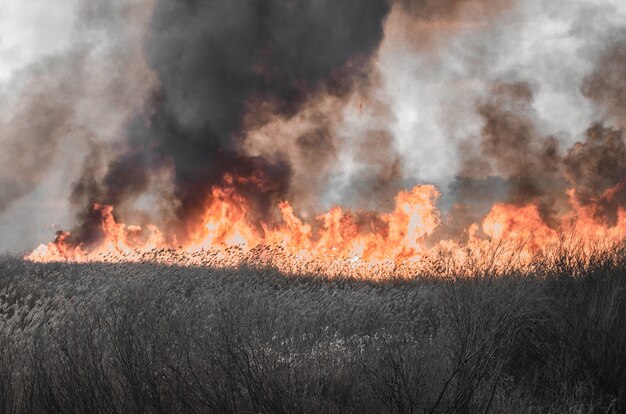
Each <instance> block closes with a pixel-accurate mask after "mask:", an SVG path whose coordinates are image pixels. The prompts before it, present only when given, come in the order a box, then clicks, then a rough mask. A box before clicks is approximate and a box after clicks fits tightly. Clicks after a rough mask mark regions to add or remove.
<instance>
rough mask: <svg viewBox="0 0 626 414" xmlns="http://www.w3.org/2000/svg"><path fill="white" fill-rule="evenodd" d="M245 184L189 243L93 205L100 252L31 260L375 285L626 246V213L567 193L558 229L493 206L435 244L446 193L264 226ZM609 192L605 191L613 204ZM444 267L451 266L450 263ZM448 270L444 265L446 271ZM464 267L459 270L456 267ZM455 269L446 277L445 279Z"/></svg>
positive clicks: (210, 210) (64, 237)
mask: <svg viewBox="0 0 626 414" xmlns="http://www.w3.org/2000/svg"><path fill="white" fill-rule="evenodd" d="M241 180H242V179H241V178H236V177H230V176H229V177H226V179H225V180H224V182H225V185H221V186H214V187H213V188H212V190H211V193H210V196H209V197H207V200H208V201H207V204H206V205H205V207H204V209H203V213H202V214H201V216H200V217H199V219H198V220H196V221H195V224H194V225H193V228H192V229H191V231H190V236H189V238H188V240H186V241H185V242H184V243H182V244H178V242H172V241H170V242H168V241H166V239H165V238H164V237H163V234H162V232H161V231H160V230H159V228H158V227H157V226H155V225H148V226H145V227H141V226H137V225H128V226H127V225H125V224H123V223H119V222H117V221H116V220H115V218H114V215H113V207H111V206H108V205H100V204H95V205H94V206H93V209H94V211H97V212H99V213H100V215H101V217H102V220H101V224H100V226H101V231H102V235H103V237H102V240H101V241H100V242H99V243H96V244H95V245H94V246H84V245H81V244H76V243H74V241H73V238H72V234H70V233H67V232H59V233H58V234H57V237H56V238H55V240H54V241H53V242H51V243H49V244H47V245H41V246H39V247H38V248H37V249H35V250H34V251H33V252H32V253H31V254H29V255H28V256H27V259H29V260H32V261H37V262H51V261H75V262H93V261H98V262H119V261H130V262H133V261H151V262H164V263H172V264H182V265H205V266H218V267H229V266H238V265H241V264H247V265H254V266H272V267H276V268H278V269H279V270H281V271H283V272H285V273H296V274H302V273H317V274H324V275H328V276H333V275H344V276H346V275H347V276H358V277H363V278H369V279H377V278H384V277H391V276H394V277H397V276H406V277H409V276H412V275H415V274H419V273H422V272H426V271H428V272H430V273H433V272H434V273H440V274H447V273H450V270H449V269H452V268H455V269H458V268H459V266H458V264H459V263H464V264H466V265H467V263H472V264H473V266H474V270H476V269H478V270H480V271H487V270H488V271H493V272H498V269H506V268H510V267H511V266H512V265H515V266H519V267H524V266H529V265H530V264H532V262H533V260H534V259H535V258H536V257H537V255H541V254H545V252H544V251H545V249H546V247H547V246H553V245H556V244H559V243H562V241H563V235H564V234H570V235H577V236H579V237H580V239H582V240H586V241H587V242H588V244H589V245H593V241H594V240H603V241H611V240H612V241H620V240H623V239H624V238H625V237H626V211H625V210H624V209H623V208H620V210H619V215H618V221H617V224H616V225H614V226H610V227H609V226H607V225H606V224H603V223H600V222H598V221H597V220H596V219H594V217H595V216H594V213H595V210H594V206H593V205H591V206H582V205H580V204H578V203H577V202H576V197H575V192H574V190H570V191H569V192H568V196H569V202H570V205H571V210H570V211H569V212H567V213H564V214H562V215H561V222H560V224H559V225H558V228H553V227H550V226H549V225H548V224H547V223H546V222H545V221H544V219H543V218H542V216H541V214H540V211H539V209H538V207H537V206H536V205H534V204H527V205H522V206H519V205H514V204H495V205H494V206H493V207H492V208H491V210H490V211H489V213H488V214H487V215H486V216H485V217H484V219H483V220H482V223H481V225H480V226H479V225H478V224H477V223H474V224H472V225H471V226H469V228H468V229H467V230H466V234H467V235H468V237H467V240H466V241H465V242H463V243H461V242H459V241H456V240H441V241H438V242H436V243H433V242H429V236H431V235H432V234H433V233H434V232H435V230H436V229H437V227H438V226H440V213H439V211H438V209H437V207H436V202H437V199H438V198H439V195H440V193H439V191H438V190H437V188H435V187H434V186H431V185H418V186H415V187H414V188H412V189H411V190H410V191H400V192H399V193H398V194H397V195H396V198H395V208H394V209H393V210H392V211H391V212H387V213H381V214H376V213H372V212H364V211H350V210H346V209H343V208H341V207H338V206H337V207H332V208H330V209H329V210H328V211H327V212H325V213H323V214H320V215H318V216H317V217H315V218H314V219H313V220H310V221H309V222H307V221H305V220H303V219H302V218H300V217H298V215H297V214H296V212H295V211H294V209H293V207H292V206H291V205H290V204H289V202H287V201H282V202H280V203H279V204H278V205H277V209H276V212H277V213H279V215H278V219H277V220H265V221H262V222H261V223H260V224H259V223H258V222H255V221H254V220H253V218H252V216H253V214H252V212H253V211H252V208H251V206H250V203H249V202H248V200H247V199H246V198H245V197H244V196H243V195H241V194H239V193H238V192H237V191H236V190H235V187H234V186H233V185H232V184H233V183H234V182H236V181H237V182H239V181H241ZM610 195H611V190H609V191H608V192H607V197H609V196H610ZM444 258H445V261H442V260H443V259H444ZM444 262H445V263H444ZM455 266H456V267H455ZM446 269H447V270H446Z"/></svg>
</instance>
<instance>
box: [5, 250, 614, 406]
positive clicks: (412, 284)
mask: <svg viewBox="0 0 626 414" xmlns="http://www.w3.org/2000/svg"><path fill="white" fill-rule="evenodd" d="M447 272H448V274H449V275H451V276H454V274H455V273H456V274H465V273H467V269H447ZM464 272H465V273H464ZM624 355H626V257H625V255H624V252H623V250H620V248H619V247H615V246H613V247H612V248H611V249H610V250H603V251H599V252H597V254H594V255H591V256H589V257H587V258H586V259H585V260H579V259H578V258H577V256H576V255H575V254H570V253H568V252H556V253H555V255H554V256H553V257H550V258H549V260H548V259H545V260H538V261H537V262H536V263H535V265H534V267H533V269H532V271H528V270H527V271H525V272H523V273H520V272H518V271H513V270H512V271H511V272H508V273H506V272H505V274H502V272H499V276H498V277H491V276H490V275H489V272H482V273H481V274H480V275H479V277H474V278H466V277H464V278H453V277H451V278H447V279H445V280H444V279H435V278H427V277H420V278H415V279H413V280H391V281H388V282H368V281H363V280H351V279H342V278H334V279H332V280H328V279H324V278H319V277H295V276H292V277H285V276H283V275H282V274H280V273H279V272H277V271H275V270H272V269H255V268H245V267H240V268H237V269H219V270H218V269H211V268H203V267H177V266H166V265H157V264H137V263H136V264H67V263H51V264H35V263H31V262H26V261H23V260H21V259H18V258H15V257H10V256H5V257H3V258H0V411H2V412H7V413H11V412H29V413H30V412H63V413H66V412H68V413H72V412H76V413H79V412H80V413H95V412H104V413H107V412H111V413H120V412H122V413H128V412H151V413H152V412H154V413H161V412H163V413H166V412H167V413H169V412H185V413H187V412H192V413H193V412H202V413H204V412H255V413H256V412H260V413H280V412H314V413H320V412H322V413H323V412H328V413H331V412H332V413H334V412H391V413H405V412H413V413H420V412H429V413H442V412H448V413H452V412H468V413H474V412H494V413H497V412H554V413H559V412H575V413H578V412H594V411H595V412H603V413H604V412H623V411H624V410H626V358H625V357H624Z"/></svg>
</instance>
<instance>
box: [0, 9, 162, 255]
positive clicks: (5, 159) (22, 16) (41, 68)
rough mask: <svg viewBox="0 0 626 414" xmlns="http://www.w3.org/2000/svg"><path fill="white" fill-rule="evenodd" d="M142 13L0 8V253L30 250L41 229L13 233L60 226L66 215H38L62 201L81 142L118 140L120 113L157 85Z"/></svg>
mask: <svg viewBox="0 0 626 414" xmlns="http://www.w3.org/2000/svg"><path fill="white" fill-rule="evenodd" d="M148 12H149V2H148V1H143V0H133V1H114V2H108V3H107V4H106V5H98V4H96V3H95V2H92V1H88V0H80V1H79V0H76V1H70V2H66V3H63V4H62V5H60V4H59V5H54V10H50V7H49V5H46V4H45V2H41V1H33V2H29V3H28V4H21V5H20V6H19V7H16V6H15V7H14V6H12V5H11V4H8V3H7V4H3V5H0V20H1V22H2V23H1V24H0V26H1V27H2V28H3V29H0V54H1V55H3V62H2V64H1V65H0V74H1V75H2V77H1V78H0V109H1V111H2V112H1V115H0V146H1V148H2V151H0V189H1V191H0V214H2V213H5V214H4V215H3V216H2V222H1V223H0V226H1V227H2V234H3V236H2V243H3V244H4V243H6V244H8V245H13V246H16V247H20V246H23V245H25V243H29V244H30V243H33V242H34V241H35V240H30V241H28V240H25V239H28V238H29V237H31V235H32V233H35V234H40V231H38V230H40V229H31V230H28V231H25V229H24V228H23V227H22V228H20V226H25V225H26V226H28V224H27V223H31V222H33V221H36V222H40V220H41V219H42V218H43V217H49V218H48V219H47V220H59V219H62V217H63V216H64V215H65V214H63V213H62V211H63V210H64V209H65V210H67V206H65V208H61V209H59V210H57V211H55V213H56V214H57V216H55V217H50V214H48V213H47V212H45V211H44V209H46V208H49V207H50V205H51V204H57V205H59V206H60V205H62V203H61V200H63V199H67V190H66V188H67V183H68V180H69V181H70V182H71V180H72V179H74V177H72V173H73V169H74V168H75V166H76V163H77V162H78V163H79V162H80V159H81V158H82V156H83V154H84V152H85V150H86V148H87V147H88V145H86V144H87V142H92V141H96V142H102V143H112V142H115V141H119V140H120V138H121V136H122V131H123V129H124V128H125V125H124V124H125V122H126V119H127V118H128V116H129V114H130V113H133V112H136V111H139V110H141V106H142V103H143V102H144V101H145V99H146V96H148V95H149V93H150V90H151V89H152V88H154V86H155V85H156V78H155V76H154V75H153V73H152V71H151V70H150V69H149V68H148V67H147V65H146V64H145V60H144V59H143V52H142V44H141V42H142V39H143V36H144V29H145V24H143V23H142V22H145V20H146V17H147V13H148ZM5 23H6V24H5ZM103 156H104V154H103ZM34 190H37V191H36V192H34ZM31 194H32V195H31ZM42 198H43V200H45V201H46V202H45V203H41V199H42ZM17 202H19V203H20V206H21V207H20V208H13V206H14V205H15V203H17ZM23 211H28V212H29V214H30V215H31V217H29V218H24V217H23V214H22V212H23ZM59 212H61V216H62V217H59V216H58V215H59ZM44 220H46V219H45V218H44ZM20 223H21V224H20ZM44 223H46V222H45V221H44ZM49 223H50V222H48V223H47V224H49ZM41 230H45V231H46V232H49V230H46V229H43V228H42V229H41ZM40 237H41V236H40ZM23 240H24V242H23Z"/></svg>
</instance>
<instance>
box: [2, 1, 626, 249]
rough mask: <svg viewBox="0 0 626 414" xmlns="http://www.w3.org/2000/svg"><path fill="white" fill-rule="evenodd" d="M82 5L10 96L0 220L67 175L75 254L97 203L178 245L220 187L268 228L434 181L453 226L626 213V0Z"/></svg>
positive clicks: (93, 225)
mask: <svg viewBox="0 0 626 414" xmlns="http://www.w3.org/2000/svg"><path fill="white" fill-rule="evenodd" d="M69 4H70V3H68V6H66V10H65V12H66V13H64V14H63V16H65V17H64V19H65V20H64V21H63V24H61V23H56V24H54V25H53V26H54V27H51V28H49V31H50V32H53V31H55V30H57V31H58V30H59V27H60V26H61V25H62V26H63V27H65V28H66V30H67V36H66V39H65V43H63V42H60V43H58V44H55V47H54V48H52V49H51V52H50V53H49V54H40V55H38V56H35V57H34V58H32V59H31V60H30V61H28V59H27V60H26V61H24V62H22V65H21V67H20V68H19V69H16V70H12V71H11V75H10V76H9V77H8V78H7V79H9V81H7V82H6V84H4V85H3V87H2V91H1V94H2V96H3V97H6V98H8V99H5V102H9V103H6V104H5V105H4V106H3V108H2V109H3V113H2V115H1V116H0V142H1V145H2V153H1V154H0V162H2V164H1V165H0V186H1V187H2V191H1V192H0V214H2V212H3V211H8V210H10V208H11V206H12V205H14V204H15V203H16V201H17V200H20V199H28V197H29V194H31V193H33V192H34V191H36V190H37V189H40V188H42V187H45V181H46V180H47V179H48V177H49V176H50V175H54V174H58V171H59V170H60V169H61V168H62V165H64V164H67V165H71V166H72V167H71V168H70V170H71V173H68V174H70V175H71V176H72V179H70V180H64V185H65V187H64V188H63V189H62V191H58V195H55V196H54V197H58V198H61V197H62V198H67V199H68V200H69V202H70V203H71V206H72V211H73V212H74V213H75V214H76V218H75V219H76V226H75V228H74V229H73V231H72V234H73V238H74V239H75V241H76V242H77V243H85V244H87V245H89V244H93V243H97V242H98V241H99V239H100V238H101V237H102V233H101V229H100V222H101V220H102V215H101V211H100V209H98V208H94V205H95V204H109V205H112V206H113V207H114V213H115V214H116V215H118V217H117V218H118V219H119V218H121V217H119V216H123V217H124V219H128V218H129V217H132V218H133V222H139V224H145V223H147V222H158V223H159V225H160V227H161V228H162V229H164V230H165V235H166V237H167V238H168V241H170V242H171V243H174V242H175V241H181V242H184V241H185V240H186V239H187V238H188V237H189V235H190V234H191V233H193V231H194V227H195V226H197V225H198V224H199V222H200V221H201V219H202V212H203V211H205V209H206V207H207V205H208V203H210V202H211V197H212V192H211V190H212V188H213V187H214V186H218V187H229V188H232V189H233V190H234V191H236V192H237V193H238V194H240V195H242V196H243V197H245V198H246V199H247V200H248V201H249V203H250V207H251V212H250V215H251V220H252V221H256V222H260V221H264V222H265V223H271V222H272V220H273V219H274V218H275V216H276V211H275V206H276V205H277V203H278V201H281V200H288V201H289V202H290V204H291V205H292V206H293V207H294V208H295V210H296V212H297V214H298V215H299V216H300V217H311V216H314V215H316V214H318V213H319V211H320V210H322V209H325V208H327V207H329V206H330V205H333V204H341V205H343V206H347V207H351V208H353V209H355V210H389V208H391V207H392V206H393V203H394V196H395V194H396V193H397V192H398V191H399V190H401V189H405V188H407V187H410V186H413V185H415V184H418V183H430V184H435V185H437V186H438V187H439V188H441V189H442V190H443V192H444V195H443V198H442V202H441V206H440V207H441V208H442V210H443V211H444V213H445V214H444V216H443V221H444V225H445V226H444V227H447V229H446V230H445V231H446V236H448V235H452V234H454V235H458V233H459V232H461V230H462V229H466V228H467V226H468V225H470V224H472V223H477V222H480V220H481V218H482V217H484V215H485V214H486V213H487V212H488V210H489V208H490V207H491V206H492V205H493V203H495V202H507V203H512V204H515V205H517V206H524V205H526V204H530V203H532V204H536V205H537V206H538V207H539V212H540V215H541V218H542V219H543V220H544V221H545V222H546V223H547V224H549V225H550V226H552V227H556V226H557V225H558V223H559V218H560V217H562V216H563V214H565V213H567V212H568V209H569V208H570V206H569V204H568V197H567V193H566V190H568V189H574V196H575V199H576V200H577V201H578V202H579V203H580V204H581V205H584V206H591V205H594V206H595V205H596V204H597V205H598V207H597V210H596V215H597V217H596V218H597V219H598V220H599V221H604V222H606V223H615V220H616V214H617V211H618V207H619V206H621V205H622V204H623V203H624V195H623V192H624V187H625V185H624V168H623V164H624V162H623V161H622V160H623V155H625V154H624V141H623V135H622V132H621V130H620V128H623V127H624V122H625V121H626V113H625V112H624V106H625V103H624V94H625V93H626V92H625V90H626V81H625V77H624V70H623V67H624V63H626V61H625V59H626V52H625V51H626V46H625V44H626V43H625V40H624V39H625V37H624V36H625V35H624V33H626V31H625V30H624V29H625V24H624V22H626V17H625V16H626V15H625V14H624V13H625V10H624V9H622V8H620V7H623V6H621V5H620V4H621V3H619V2H617V3H615V4H609V3H606V4H603V5H598V4H596V3H595V2H592V1H591V0H580V1H576V2H569V1H566V0H556V1H547V0H529V1H525V2H522V1H519V0H465V1H462V0H445V1H431V0H372V1H368V2H365V3H364V2H362V1H358V0H344V1H332V0H314V1H307V0H290V1H279V0H252V1H250V0H213V1H199V0H187V1H177V2H173V1H166V0H116V1H112V2H96V1H89V0H74V1H72V2H71V5H69ZM0 7H1V6H0ZM25 7H27V6H25ZM32 7H33V10H35V9H34V8H35V6H32ZM37 7H43V6H41V5H38V6H37ZM0 10H1V9H0ZM37 10H42V9H37ZM32 13H33V14H36V13H35V11H33V12H32ZM0 14H1V13H0ZM68 16H69V17H68ZM39 18H41V17H39ZM68 19H69V20H68ZM68 27H69V29H67V28H68ZM0 33H1V32H0ZM0 52H1V50H0ZM0 69H1V68H0ZM0 73H2V72H1V71H0ZM5 107H6V108H9V107H10V108H12V109H11V110H8V109H6V108H5ZM13 108H14V109H13ZM590 125H593V126H591V127H590ZM585 131H586V132H585ZM24 137H28V138H24ZM576 142H579V143H577V144H576ZM68 158H71V160H69V161H68ZM359 214H360V213H359ZM363 214H365V213H363ZM9 215H10V214H9ZM5 217H6V216H5Z"/></svg>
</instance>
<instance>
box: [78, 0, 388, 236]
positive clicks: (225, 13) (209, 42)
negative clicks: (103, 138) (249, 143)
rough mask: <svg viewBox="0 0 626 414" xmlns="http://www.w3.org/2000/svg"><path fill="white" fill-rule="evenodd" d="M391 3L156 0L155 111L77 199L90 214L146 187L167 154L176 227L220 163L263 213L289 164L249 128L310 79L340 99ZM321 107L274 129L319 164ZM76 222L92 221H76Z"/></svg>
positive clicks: (152, 42)
mask: <svg viewBox="0 0 626 414" xmlns="http://www.w3.org/2000/svg"><path fill="white" fill-rule="evenodd" d="M387 10H388V4H387V3H386V1H384V0H380V1H373V2H368V4H367V5H363V4H362V3H361V2H358V1H343V2H334V1H315V2H309V1H294V2H283V1H213V2H199V1H189V2H167V1H159V2H157V3H156V5H155V8H154V11H153V15H152V19H151V24H150V33H149V35H148V37H147V41H146V44H145V50H146V54H147V56H148V59H149V64H150V66H151V67H152V69H153V70H154V71H155V72H156V73H157V75H158V78H159V82H160V90H159V92H158V94H157V96H156V97H155V99H154V100H153V102H152V107H153V111H154V112H153V114H152V115H151V117H150V120H149V122H147V123H142V122H134V123H133V124H132V128H130V129H129V130H128V135H129V137H128V148H127V149H126V151H125V152H124V153H123V154H122V155H120V156H119V157H118V158H115V159H114V160H112V161H111V162H110V163H109V165H108V166H107V168H106V173H105V175H104V176H103V177H102V178H101V179H100V180H99V181H98V182H97V188H93V185H90V186H87V185H84V184H83V182H84V181H88V182H90V183H92V184H93V183H94V180H93V179H92V176H91V174H87V175H86V176H84V177H83V179H81V180H80V181H79V183H78V186H77V188H78V189H79V190H77V191H75V194H76V193H80V194H79V196H77V197H75V199H82V200H83V202H85V205H86V206H87V210H88V211H87V213H86V215H87V216H88V217H89V216H90V215H91V213H90V212H91V211H92V210H91V208H92V205H93V203H95V202H104V203H108V204H112V205H114V206H117V205H119V204H120V203H121V202H122V201H123V200H126V199H128V198H129V197H133V196H136V195H138V194H141V193H142V192H144V191H145V190H146V188H147V185H148V182H147V181H148V176H149V175H150V174H151V172H152V170H153V169H155V168H159V167H160V166H161V165H163V164H164V163H167V164H168V165H169V166H170V167H171V169H172V174H173V182H174V188H175V190H174V200H173V204H174V205H173V207H172V210H173V212H174V217H172V218H171V227H172V229H174V230H175V231H174V234H175V235H176V237H177V238H178V239H184V238H185V237H186V233H187V231H188V227H189V226H190V225H191V226H193V220H194V219H198V218H200V217H201V212H202V211H203V209H204V208H205V205H206V203H207V197H208V196H209V195H210V190H211V187H213V186H214V185H223V184H225V183H224V181H223V179H224V176H225V175H226V174H227V173H228V174H231V175H234V176H237V177H242V178H243V179H242V180H234V181H232V182H230V183H227V184H229V185H233V186H235V187H237V191H238V192H239V193H241V194H243V195H244V196H247V198H249V199H250V200H251V202H252V203H253V206H254V209H253V210H254V211H255V212H257V213H258V214H259V215H261V216H267V215H269V209H270V207H272V206H273V205H275V202H276V201H278V199H279V198H280V197H283V196H285V195H286V193H287V190H288V188H289V184H290V178H291V168H292V166H291V165H290V163H289V162H288V160H287V159H286V157H285V156H284V154H280V153H276V154H273V156H271V157H262V156H260V155H256V154H249V153H246V152H244V151H243V150H242V149H241V148H242V145H243V142H244V138H245V136H246V134H247V133H248V132H250V131H254V130H257V129H259V128H262V127H264V126H266V125H268V124H270V121H272V120H275V119H277V118H280V119H284V120H290V119H296V118H299V117H302V115H300V114H301V111H302V110H303V108H305V107H306V105H307V104H308V102H309V100H310V99H312V98H313V97H314V96H316V93H317V92H318V91H324V93H325V94H327V95H329V96H330V97H332V98H334V99H337V100H339V99H342V98H343V97H344V96H346V95H347V94H348V93H350V92H351V91H352V90H353V88H354V87H355V85H356V84H357V83H359V82H360V81H359V78H360V76H359V74H358V72H359V71H358V70H357V71H356V74H355V73H353V71H352V70H349V69H350V68H352V67H353V66H351V65H355V64H357V63H358V62H364V64H367V61H368V59H369V56H370V55H371V53H372V52H373V51H374V50H375V48H376V46H377V45H378V44H379V42H380V39H381V37H382V19H383V18H384V16H385V15H386V13H387ZM250 108H257V109H256V111H254V110H251V109H250ZM319 113H320V112H319V111H318V114H319ZM318 118H319V119H318V121H320V122H316V125H315V129H313V130H312V129H308V128H307V130H306V131H303V132H302V134H301V135H299V136H297V137H292V136H289V137H282V136H275V137H273V140H274V141H275V143H276V145H278V146H281V145H282V146H287V145H290V144H286V142H287V139H288V138H295V146H297V147H298V148H299V152H300V154H301V156H302V158H304V159H305V162H304V164H305V165H307V166H310V167H313V166H315V165H318V166H321V164H322V163H323V161H322V160H323V159H324V158H326V159H329V158H331V157H332V156H331V154H332V153H333V151H334V149H333V143H332V138H331V134H332V131H331V126H330V123H331V121H326V120H325V118H326V115H325V114H321V115H318ZM244 121H245V122H244ZM87 187H91V188H90V189H89V191H87V194H86V193H85V191H83V190H84V189H85V188H87ZM87 222H89V220H88V221H87ZM190 222H191V223H190ZM181 223H182V224H183V225H181ZM81 233H82V234H92V233H93V231H92V230H89V229H86V228H84V226H83V231H82V232H81Z"/></svg>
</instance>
